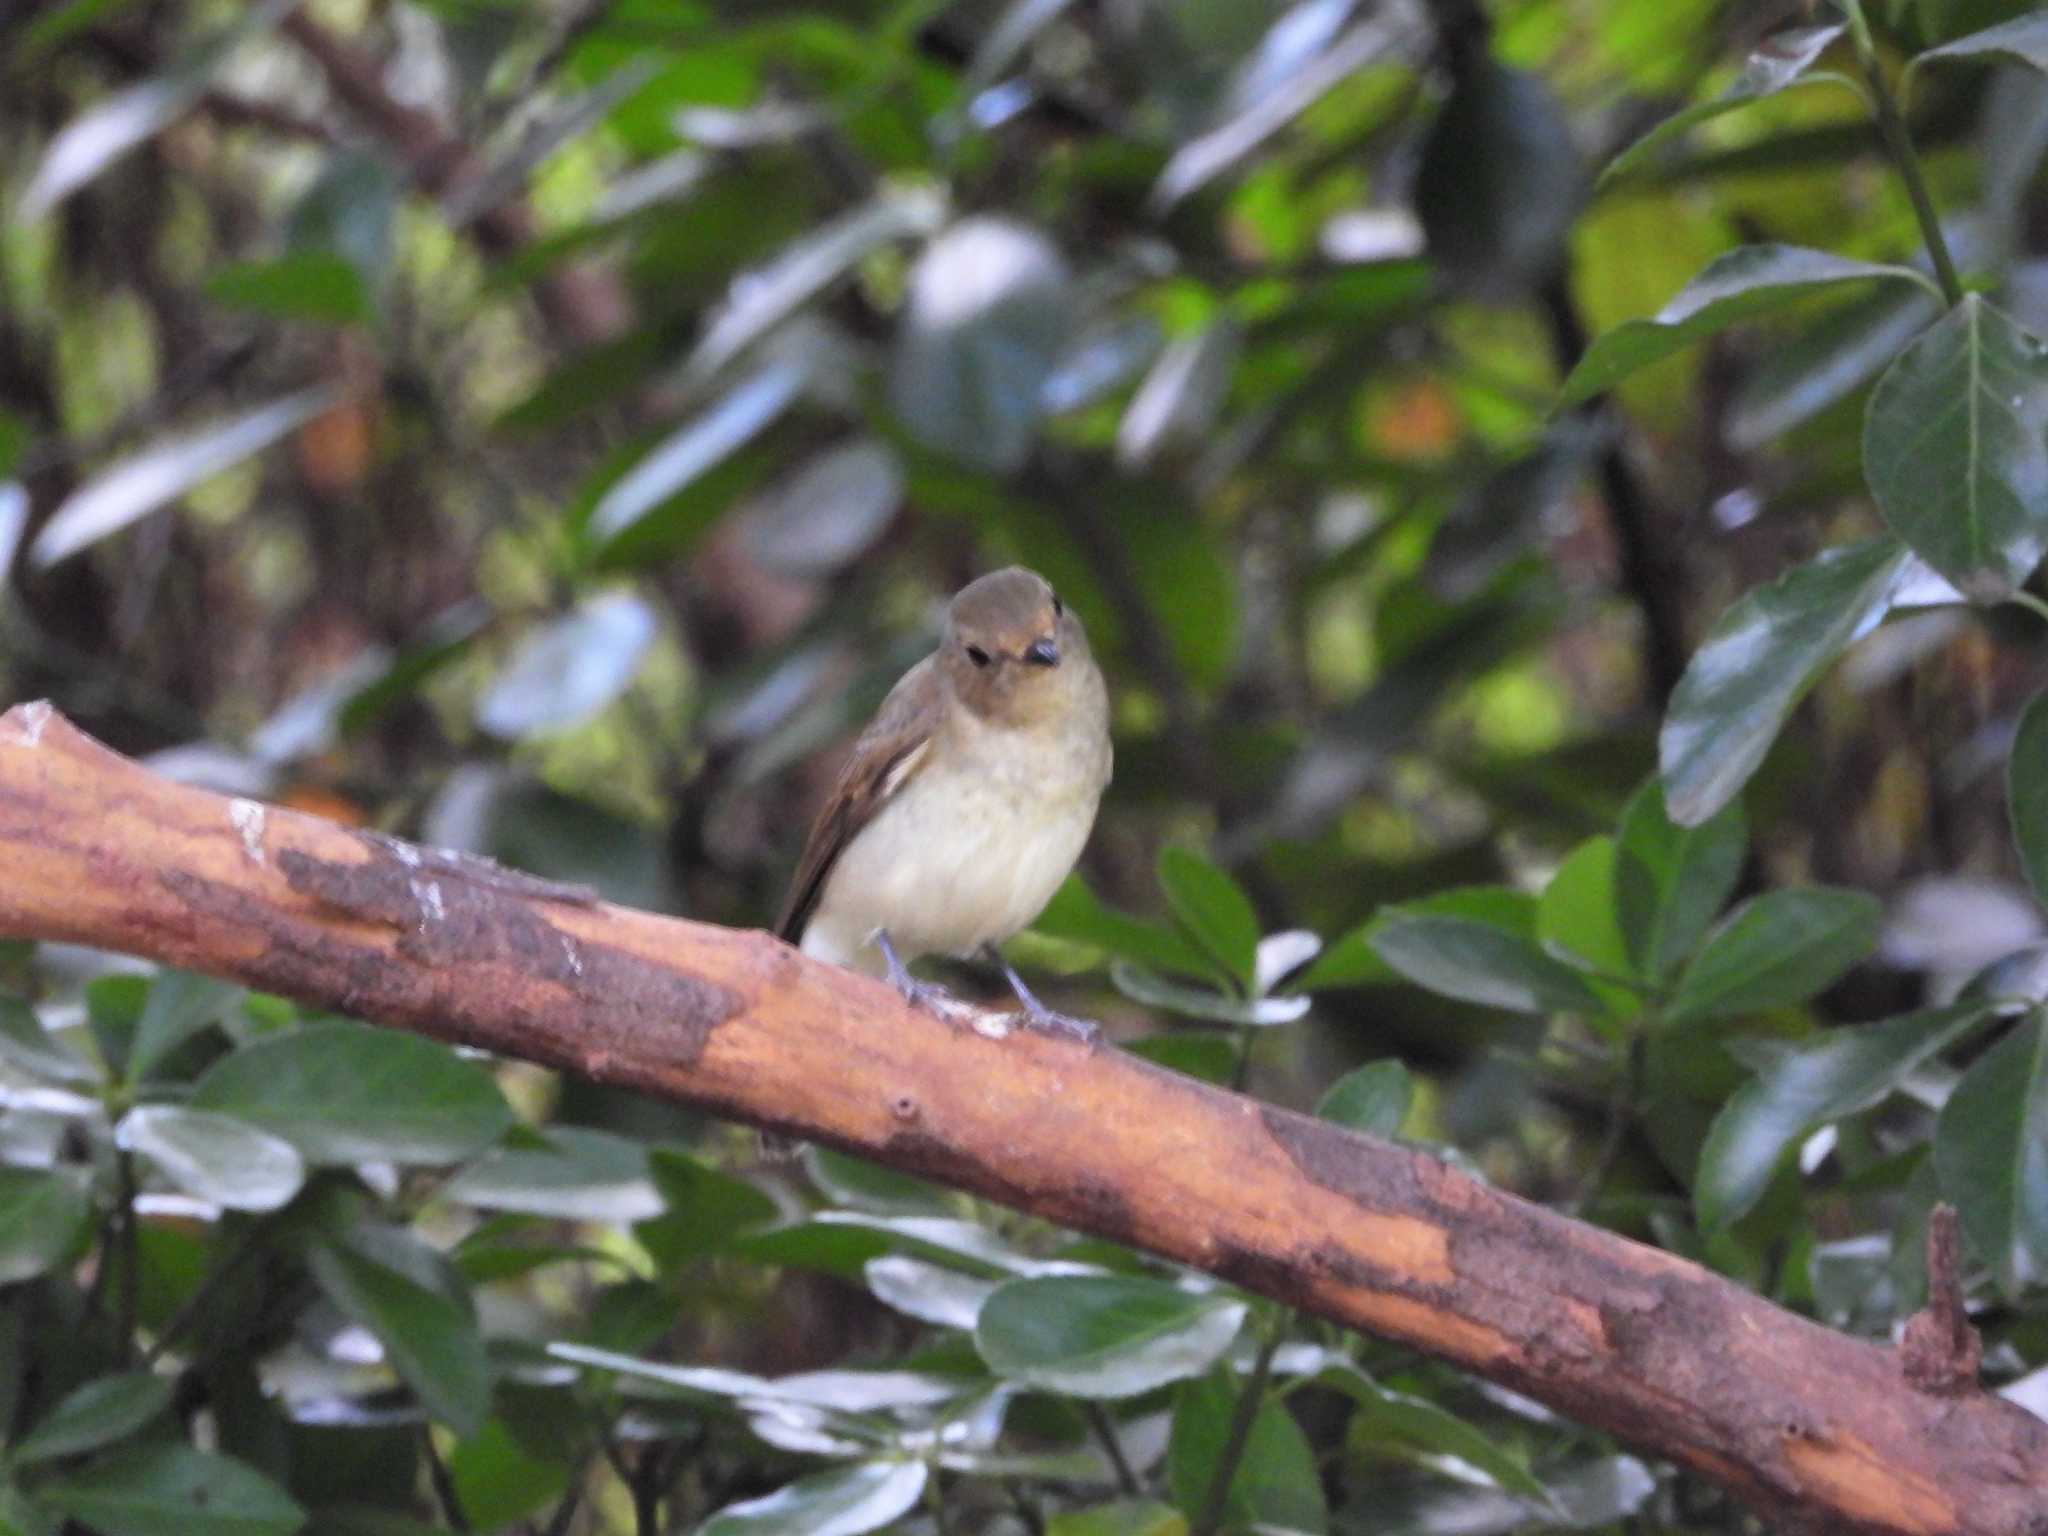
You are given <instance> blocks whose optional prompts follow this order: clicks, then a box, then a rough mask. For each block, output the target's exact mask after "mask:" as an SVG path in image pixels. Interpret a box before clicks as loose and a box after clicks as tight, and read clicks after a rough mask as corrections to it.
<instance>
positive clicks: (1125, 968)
mask: <svg viewBox="0 0 2048 1536" xmlns="http://www.w3.org/2000/svg"><path fill="white" fill-rule="evenodd" d="M1109 979H1110V980H1111V981H1112V982H1114V983H1115V984H1116V989H1117V990H1118V991H1119V992H1121V993H1123V994H1124V996H1126V997H1128V998H1130V999H1131V1000H1132V1001H1133V1002H1139V1003H1143V1004H1144V1005H1145V1006H1146V1007H1148V1008H1164V1009H1165V1010H1167V1012H1169V1013H1177V1014H1180V1015H1181V1016H1182V1017H1184V1018H1190V1019H1208V1020H1210V1021H1212V1022H1214V1023H1217V1024H1237V1025H1252V1026H1255V1027H1257V1028H1262V1029H1263V1028H1270V1027H1272V1026H1274V1025H1277V1024H1292V1023H1294V1022H1295V1021H1296V1020H1298V1019H1301V1018H1304V1017H1306V1015H1307V1014H1308V1011H1309V1009H1310V1007H1312V1006H1313V1005H1312V1004H1311V1002H1310V1001H1309V999H1307V998H1305V997H1261V998H1256V999H1253V1000H1251V1001H1247V1000H1245V999H1244V998H1239V997H1231V996H1229V995H1228V994H1226V993H1222V992H1216V991H1212V990H1211V989H1210V988H1208V987H1197V986H1190V985H1187V984H1185V983H1182V982H1177V981H1169V980H1167V979H1166V978H1165V977H1164V976H1159V975H1155V974H1154V973H1153V972H1151V971H1148V970H1146V969H1145V967H1144V966H1142V965H1138V964H1135V963H1134V962H1132V961H1129V960H1115V961H1112V962H1111V963H1110V967H1109Z"/></svg>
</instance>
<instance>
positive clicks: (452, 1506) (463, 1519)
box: [420, 1424, 470, 1536]
mask: <svg viewBox="0 0 2048 1536" xmlns="http://www.w3.org/2000/svg"><path fill="white" fill-rule="evenodd" d="M420 1444H421V1446H422V1447H424V1448H425V1450H426V1456H427V1481H428V1482H429V1483H431V1484H433V1487H434V1502H435V1503H436V1504H439V1505H440V1506H441V1518H442V1519H444V1520H446V1521H447V1522H448V1524H449V1526H450V1527H451V1528H452V1529H454V1530H457V1531H461V1532H463V1533H464V1536H468V1531H469V1528H470V1526H469V1515H468V1513H467V1511H465V1510H464V1509H463V1507H462V1495H461V1494H459V1493H457V1492H456V1491H455V1479H454V1478H453V1477H451V1476H449V1475H448V1464H447V1463H446V1462H445V1461H443V1460H442V1459H441V1450H440V1447H438V1446H437V1445H435V1444H434V1426H433V1425H431V1424H422V1425H421V1426H420Z"/></svg>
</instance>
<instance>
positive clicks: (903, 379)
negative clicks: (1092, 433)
mask: <svg viewBox="0 0 2048 1536" xmlns="http://www.w3.org/2000/svg"><path fill="white" fill-rule="evenodd" d="M1069 287H1070V279H1069V277H1068V273H1067V264H1066V262H1065V261H1064V260H1063V259H1062V258H1061V256H1060V254H1059V252H1058V250H1057V249H1056V248H1055V247H1054V246H1053V244H1052V242H1051V241H1049V240H1047V239H1046V237H1045V236H1044V235H1042V234H1040V233H1039V232H1038V231H1037V230H1035V229H1032V228H1030V227H1029V226H1027V225H1024V224H1019V223H1016V222H1014V221H1012V220H1009V219H1002V218H995V217H989V216H977V217H973V218H967V219H962V220H961V221H960V222H958V223H957V224H955V225H953V226H952V227H951V228H950V229H948V230H946V231H945V232H944V233H943V234H941V235H940V236H938V238H937V239H935V240H933V241H932V242H931V244H930V245H928V246H927V247H926V248H925V251H924V254H923V255H922V256H921V257H919V258H918V262H917V265H916V266H915V267H913V268H912V269H911V274H910V293H909V298H908V301H907V303H906V304H905V307H904V311H903V319H902V323H901V325H900V326H899V328H898V331H897V339H896V350H895V355H894V357H893V358H892V360H891V364H890V375H889V402H890V405H891V406H892V407H893V408H894V410H895V412H896V414H897V415H898V416H899V417H901V418H902V420H903V422H904V425H905V426H906V427H908V428H909V430H910V434H911V436H912V437H914V438H915V439H916V440H917V441H918V442H919V443H921V444H923V445H924V446H925V447H927V448H931V449H934V450H936V451H938V452H941V453H945V454H949V455H951V456H952V457H954V458H956V459H960V460H963V461H965V462H966V463H969V464H973V465H976V466H978V467H980V468H983V469H990V470H996V471H999V472H1008V471H1010V470H1014V469H1016V468H1017V467H1018V466H1019V465H1021V464H1022V463H1023V462H1024V460H1025V458H1026V456H1027V455H1028V454H1029V453H1030V451H1031V445H1032V442H1033V441H1034V440H1035V438H1036V437H1037V432H1038V418H1039V410H1040V406H1039V398H1040V393H1041V391H1042V389H1043V387H1044V384H1045V380H1046V377H1047V375H1048V374H1050V373H1051V372H1052V368H1053V364H1054V363H1055V362H1056V361H1057V360H1058V358H1059V355H1060V353H1061V351H1062V349H1063V347H1064V345H1065V342H1066V337H1067V334H1068V332H1069V330H1070V329H1071V326H1072V321H1073V302H1072V298H1071V296H1070V293H1069Z"/></svg>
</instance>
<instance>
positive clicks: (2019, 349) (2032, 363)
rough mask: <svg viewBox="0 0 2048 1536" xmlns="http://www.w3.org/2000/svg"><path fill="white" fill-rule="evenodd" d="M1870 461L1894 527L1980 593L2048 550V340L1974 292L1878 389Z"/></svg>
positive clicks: (2022, 576) (2015, 578) (2004, 591)
mask: <svg viewBox="0 0 2048 1536" xmlns="http://www.w3.org/2000/svg"><path fill="white" fill-rule="evenodd" d="M1863 471H1864V474H1865V475H1866V476H1868V477H1869V480H1870V489H1871V491H1872V492H1873V493H1874V494H1875V495H1876V497H1877V504H1878V509H1879V510H1880V511H1881V512H1883V513H1884V519H1885V521H1886V522H1887V523H1889V524H1890V525H1891V528H1892V531H1893V532H1894V533H1896V534H1898V536H1899V537H1900V538H1902V539H1904V540H1905V541H1906V543H1908V544H1909V545H1911V546H1912V548H1913V550H1914V552H1915V553H1917V554H1918V555H1919V556H1920V557H1921V558H1922V559H1923V560H1925V561H1926V562H1927V563H1928V564H1929V565H1931V566H1933V567H1934V568H1935V569H1936V570H1937V571H1939V572H1941V574H1942V575H1944V576H1946V577H1947V578H1948V579H1949V580H1950V581H1952V582H1954V583H1955V585H1956V586H1957V587H1958V588H1960V589H1961V590H1962V592H1963V593H1964V594H1965V595H1966V596H1968V597H1970V598H1971V599H1973V600H1975V601H1977V602H1995V601H1998V600H1999V599H2002V598H2005V597H2009V596H2011V595H2012V593H2013V592H2014V591H2015V590H2016V589H2017V588H2018V587H2019V586H2020V584H2021V583H2022V582H2024V581H2025V580H2026V579H2027V578H2028V577H2029V576H2030V575H2032V574H2033V572H2034V568H2035V567H2036V566H2038V565H2039V564H2040V563H2041V556H2042V553H2043V551H2044V550H2048V349H2044V347H2043V346H2042V343H2041V342H2040V341H2039V340H2038V339H2037V338H2035V337H2033V336H2031V335H2029V334H2028V333H2027V331H2026V330H2025V329H2024V328H2023V327H2022V326H2021V325H2020V324H2019V322H2018V321H2016V320H2014V319H2012V317H2011V316H2009V315H2007V314H2005V313H2004V312H2003V311H2001V310H1998V309H1995V308H1993V307H1992V306H1991V305H1990V304H1988V303H1986V302H1985V301H1984V299H1983V297H1982V296H1981V295H1979V294H1974V293H1972V294H1967V295H1965V296H1964V298H1963V301H1962V303H1960V304H1958V305H1957V306H1956V307H1955V308H1954V309H1952V310H1950V311H1949V312H1948V313H1947V314H1946V315H1944V316H1943V317H1942V318H1941V319H1939V320H1937V321H1936V322H1935V323H1934V324H1933V325H1931V326H1930V327H1928V329H1927V330H1926V331H1924V332H1923V333H1922V334H1921V335H1920V338H1919V339H1918V340H1917V341H1915V342H1914V343H1913V344H1912V345H1911V346H1909V347H1907V348H1906V350H1905V351H1903V352H1901V353H1900V354H1899V356H1898V358H1897V360H1896V361H1894V362H1893V364H1892V365H1891V367H1889V368H1887V369H1886V370H1885V373H1884V377H1883V378H1881V379H1879V380H1878V381H1877V388H1876V389H1874V390H1872V391H1871V394H1870V406H1869V409H1868V410H1867V411H1866V412H1865V414H1864V418H1863Z"/></svg>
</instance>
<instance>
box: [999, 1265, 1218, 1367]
mask: <svg viewBox="0 0 2048 1536" xmlns="http://www.w3.org/2000/svg"><path fill="white" fill-rule="evenodd" d="M1245 1310H1246V1309H1245V1304H1244V1303H1243V1302H1240V1301H1231V1300H1230V1299H1229V1298H1227V1297H1224V1296H1218V1295H1198V1294H1195V1293H1193V1292H1189V1291H1183V1290H1181V1289H1180V1288H1179V1287H1178V1286H1174V1285H1169V1284H1168V1283H1167V1282H1166V1281H1164V1280H1148V1279H1141V1278H1138V1277H1136V1276H1126V1275H1048V1276H1042V1277H1032V1278H1028V1279H1023V1280H1013V1281H1011V1282H1010V1283H1009V1284H1007V1285H1005V1286H1003V1287H1001V1288H1000V1289H999V1290H997V1291H996V1292H995V1294H994V1295H992V1296H990V1297H989V1299H988V1301H987V1302H986V1303H985V1304H984V1305H983V1306H982V1309H981V1315H980V1318H979V1319H978V1321H977V1322H976V1324H975V1329H974V1345H975V1348H976V1349H978V1350H979V1351H980V1352H981V1358H982V1359H983V1360H985V1361H986V1362H987V1363H988V1367H989V1369H990V1370H992V1371H994V1372H995V1373H996V1374H997V1375H999V1376H1003V1377H1005V1378H1007V1379H1009V1380H1011V1381H1017V1382H1021V1383H1023V1384H1024V1385H1026V1386H1031V1387H1036V1388H1039V1389H1040V1390H1042V1391H1047V1392H1062V1393H1065V1394H1067V1395H1068V1396H1071V1397H1087V1398H1117V1397H1136V1396H1137V1395H1138V1394H1140V1393H1142V1392H1150V1391H1151V1390H1152V1389H1153V1388H1155V1387H1159V1386H1164V1385H1165V1384H1166V1383H1167V1382H1170V1381H1180V1380H1182V1379H1183V1378H1185V1377H1189V1376H1196V1375H1199V1374H1201V1373H1202V1372H1203V1371H1205V1370H1207V1369H1208V1368H1209V1366H1210V1365H1211V1364H1212V1363H1213V1362H1214V1361H1215V1360H1216V1359H1217V1357H1218V1356H1220V1355H1221V1354H1222V1353H1223V1352H1224V1351H1225V1350H1226V1349H1228V1348H1229V1347H1230V1343H1231V1340H1233V1339H1235V1338H1236V1337H1237V1331H1238V1329H1239V1328H1240V1327H1241V1326H1242V1325H1243V1323H1244V1318H1245Z"/></svg>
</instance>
